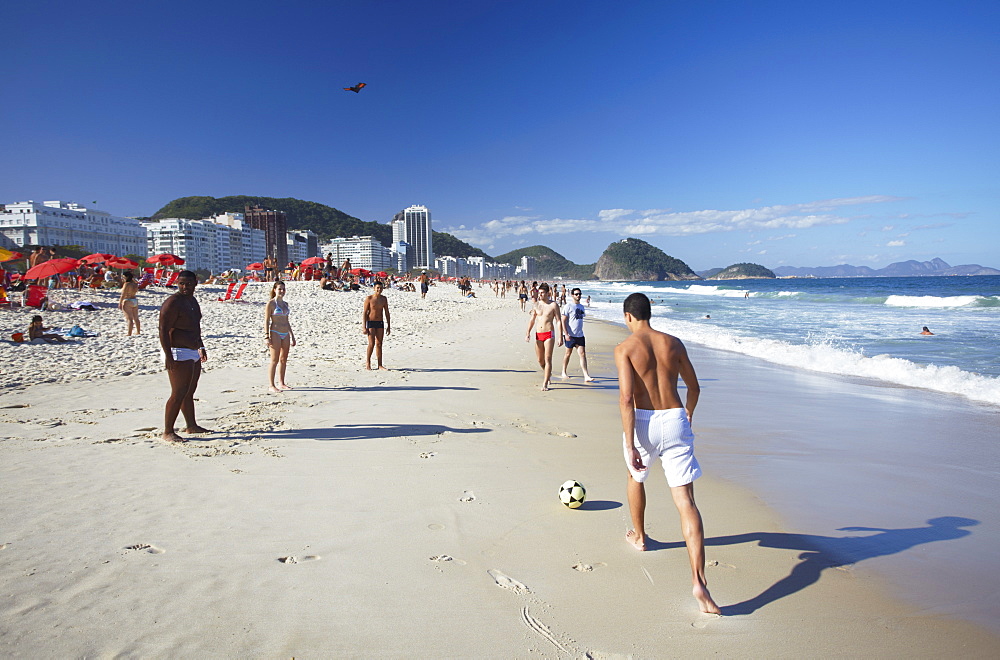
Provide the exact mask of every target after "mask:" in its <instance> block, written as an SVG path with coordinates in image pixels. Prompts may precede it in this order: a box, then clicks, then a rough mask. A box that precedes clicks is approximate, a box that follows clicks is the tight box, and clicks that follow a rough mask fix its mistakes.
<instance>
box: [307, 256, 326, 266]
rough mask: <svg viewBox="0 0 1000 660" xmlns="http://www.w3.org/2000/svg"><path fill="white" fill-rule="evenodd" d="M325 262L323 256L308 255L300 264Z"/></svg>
mask: <svg viewBox="0 0 1000 660" xmlns="http://www.w3.org/2000/svg"><path fill="white" fill-rule="evenodd" d="M325 263H326V259H324V258H323V257H309V258H308V259H306V260H305V261H303V262H302V265H303V266H313V265H315V264H325Z"/></svg>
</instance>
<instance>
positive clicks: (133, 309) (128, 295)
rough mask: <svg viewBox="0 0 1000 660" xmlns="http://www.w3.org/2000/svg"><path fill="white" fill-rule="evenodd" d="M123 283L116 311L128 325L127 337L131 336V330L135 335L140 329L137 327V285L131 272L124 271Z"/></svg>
mask: <svg viewBox="0 0 1000 660" xmlns="http://www.w3.org/2000/svg"><path fill="white" fill-rule="evenodd" d="M124 278H125V281H124V282H123V283H122V295H121V297H119V298H118V309H120V310H122V314H124V315H125V321H126V322H127V323H128V336H129V337H131V336H132V328H133V327H135V334H139V333H140V332H141V331H142V328H141V327H140V326H139V285H138V284H136V283H135V276H133V275H132V271H130V270H126V271H125V274H124Z"/></svg>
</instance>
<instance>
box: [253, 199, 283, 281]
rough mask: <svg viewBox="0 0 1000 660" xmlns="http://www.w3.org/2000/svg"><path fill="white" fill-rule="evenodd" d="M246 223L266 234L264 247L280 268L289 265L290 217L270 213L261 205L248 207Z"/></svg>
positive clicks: (278, 212) (276, 212)
mask: <svg viewBox="0 0 1000 660" xmlns="http://www.w3.org/2000/svg"><path fill="white" fill-rule="evenodd" d="M244 216H245V218H246V221H247V222H248V223H250V226H251V227H252V228H254V229H260V230H263V232H264V246H265V249H266V250H267V254H268V256H271V257H274V259H275V261H277V262H278V266H279V267H282V268H283V267H284V266H285V264H287V263H288V236H287V234H288V216H286V215H285V213H284V212H283V211H269V210H267V209H264V208H262V207H261V206H260V205H259V204H257V205H254V206H252V207H251V206H250V205H249V204H248V205H247V206H246V213H245V214H244Z"/></svg>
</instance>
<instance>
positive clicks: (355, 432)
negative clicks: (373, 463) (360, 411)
mask: <svg viewBox="0 0 1000 660" xmlns="http://www.w3.org/2000/svg"><path fill="white" fill-rule="evenodd" d="M489 431H490V429H483V428H473V429H456V428H452V427H450V426H442V425H441V424H338V425H336V426H331V427H328V428H322V429H289V430H287V431H269V432H267V433H262V434H260V435H262V436H264V437H266V438H268V439H270V440H324V441H328V440H380V439H383V438H398V437H400V436H427V435H441V434H442V433H488V432H489Z"/></svg>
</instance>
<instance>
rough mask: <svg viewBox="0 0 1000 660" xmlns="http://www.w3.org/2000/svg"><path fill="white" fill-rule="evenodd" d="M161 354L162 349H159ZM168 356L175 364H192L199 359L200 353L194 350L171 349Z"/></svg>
mask: <svg viewBox="0 0 1000 660" xmlns="http://www.w3.org/2000/svg"><path fill="white" fill-rule="evenodd" d="M162 353H163V349H160V354H162ZM170 355H172V356H173V358H174V361H175V362H192V361H197V360H200V359H201V353H199V352H198V349H195V348H171V349H170Z"/></svg>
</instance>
